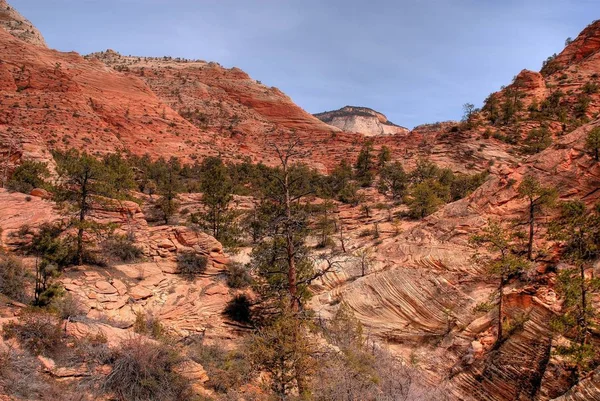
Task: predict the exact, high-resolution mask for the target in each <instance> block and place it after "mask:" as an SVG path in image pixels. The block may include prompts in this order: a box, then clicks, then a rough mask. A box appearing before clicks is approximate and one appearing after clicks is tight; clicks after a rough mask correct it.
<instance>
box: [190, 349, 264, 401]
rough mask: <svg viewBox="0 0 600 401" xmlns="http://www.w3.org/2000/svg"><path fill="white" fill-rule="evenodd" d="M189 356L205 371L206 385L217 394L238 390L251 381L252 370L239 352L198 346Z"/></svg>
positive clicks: (246, 359)
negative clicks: (207, 378)
mask: <svg viewBox="0 0 600 401" xmlns="http://www.w3.org/2000/svg"><path fill="white" fill-rule="evenodd" d="M191 354H192V359H193V360H194V361H196V362H198V363H199V364H201V365H202V366H203V367H204V369H206V373H207V374H208V377H209V381H208V382H207V383H206V385H207V386H209V387H211V388H212V389H214V390H215V391H217V392H219V393H226V392H228V391H231V390H232V389H236V388H240V387H241V386H243V385H244V384H245V383H248V382H249V381H250V380H251V379H252V376H253V373H254V369H253V367H252V365H251V364H250V361H249V360H248V358H246V357H245V356H244V355H243V354H242V353H241V352H238V351H230V352H228V351H226V350H224V349H222V348H220V347H218V346H216V345H212V346H211V345H203V344H200V345H198V346H197V347H196V348H194V349H193V350H192V353H191ZM235 399H237V398H235Z"/></svg>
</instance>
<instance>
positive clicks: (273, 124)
mask: <svg viewBox="0 0 600 401" xmlns="http://www.w3.org/2000/svg"><path fill="white" fill-rule="evenodd" d="M9 7H10V6H9V5H8V4H6V2H5V1H4V0H0V24H1V26H2V27H3V28H4V29H0V46H2V48H3V51H2V53H0V95H1V100H0V144H1V147H0V158H1V159H2V160H3V166H2V167H3V170H5V171H7V172H10V171H11V170H12V169H13V168H14V167H15V166H17V165H18V164H20V163H21V162H22V161H23V160H39V161H47V162H50V163H52V155H51V151H52V150H53V149H67V148H73V147H74V148H78V149H85V150H87V151H89V152H92V153H94V154H105V153H111V152H115V151H119V150H125V151H128V152H132V153H134V154H138V155H142V154H149V155H150V156H151V157H153V158H158V157H165V158H168V157H171V156H177V157H179V158H181V160H183V161H184V162H193V161H195V160H200V159H201V158H203V157H206V156H208V155H221V156H222V157H223V158H224V159H226V160H227V161H231V162H235V161H239V160H243V159H249V160H251V161H254V162H264V163H266V164H269V165H274V164H276V162H277V159H276V155H275V153H274V150H273V148H272V144H273V143H276V142H277V141H281V140H283V139H285V138H286V137H288V136H289V135H291V134H292V133H295V134H296V135H298V136H299V137H300V138H301V139H302V146H303V149H304V150H306V155H305V156H304V157H303V159H302V161H304V162H306V163H308V164H309V165H311V166H312V167H315V168H317V169H319V170H321V171H323V172H327V171H331V169H332V168H333V167H335V166H336V165H337V164H338V163H339V162H340V161H341V160H343V159H346V160H348V161H354V160H355V158H356V155H357V154H358V152H359V150H360V148H361V146H362V144H363V143H365V142H366V141H368V140H372V141H373V144H374V147H375V149H376V150H378V149H380V148H381V147H382V146H384V145H385V146H387V147H388V148H389V149H390V150H391V152H392V159H393V160H394V161H400V162H401V163H402V164H403V165H404V166H405V167H406V168H407V169H411V168H412V167H413V166H414V165H415V163H416V161H417V160H418V159H419V158H423V157H427V158H429V159H430V160H432V161H434V162H436V163H437V164H439V165H441V166H444V167H450V168H451V169H453V170H454V171H456V172H474V171H477V172H479V171H484V170H487V171H489V173H490V176H489V178H488V179H487V181H486V182H485V183H484V184H483V185H482V186H481V187H480V188H478V189H477V190H476V191H475V192H473V193H472V194H471V195H470V196H468V197H467V198H465V199H462V200H460V201H457V202H454V203H451V204H448V205H446V206H444V207H443V208H441V209H440V210H439V211H437V212H436V213H434V214H432V215H431V216H429V217H427V218H425V219H423V220H422V221H408V220H402V221H401V223H400V224H399V226H394V225H393V224H392V223H391V222H390V221H389V219H388V216H389V215H390V213H392V214H393V213H394V212H399V211H401V210H402V206H393V207H392V209H391V210H390V211H387V210H382V209H377V210H374V211H373V213H372V214H370V215H369V216H364V213H363V212H362V211H361V210H360V208H359V207H355V206H350V205H341V204H340V205H338V210H339V217H340V219H341V221H342V222H343V224H344V227H346V229H347V235H348V239H347V245H346V246H347V248H348V250H349V252H348V254H347V255H345V256H344V257H342V260H340V267H339V268H338V269H336V270H335V271H334V272H331V273H329V274H327V275H325V276H323V277H322V278H321V279H320V281H319V282H317V283H315V284H314V285H313V288H312V290H313V292H314V297H313V299H312V301H311V306H312V307H313V309H314V310H315V311H316V312H317V313H318V314H319V315H320V316H322V317H323V318H328V317H329V316H331V315H332V314H333V313H334V312H335V310H336V308H337V307H338V306H339V304H340V303H341V302H344V303H345V304H346V305H348V306H349V307H350V308H351V309H352V310H353V312H354V313H355V315H356V316H357V317H358V318H359V319H360V320H361V322H362V323H363V325H364V327H365V329H366V331H367V332H368V334H369V336H371V337H372V338H374V339H376V341H377V342H379V343H380V344H383V345H384V346H386V347H388V348H389V349H390V350H391V351H392V352H393V353H394V355H396V356H397V357H401V358H403V360H405V361H411V363H412V364H414V365H415V366H416V367H417V368H418V369H420V371H421V372H422V373H423V376H424V377H425V378H426V379H427V380H428V381H429V382H430V383H432V384H434V385H436V386H445V387H444V388H446V389H447V393H448V394H449V397H450V399H456V400H468V401H479V400H489V401H510V400H532V401H533V400H536V401H538V400H540V401H541V400H555V399H556V400H561V401H567V400H568V401H571V400H573V401H575V400H600V395H599V391H598V388H599V386H598V376H599V373H598V371H597V370H596V371H595V372H593V373H592V374H590V375H589V376H588V377H585V378H583V379H582V380H581V381H580V382H579V383H573V382H572V381H571V378H570V376H569V372H568V370H567V368H566V362H565V361H564V359H561V357H560V356H557V354H556V352H555V350H556V346H557V340H556V338H555V337H554V336H553V334H552V332H551V329H550V327H549V322H550V320H551V318H552V316H554V315H555V314H556V313H558V311H560V307H561V300H560V299H559V298H558V296H557V293H556V291H555V288H554V282H555V278H556V274H555V272H553V271H551V269H546V267H548V266H550V265H552V263H553V260H552V253H551V252H549V256H548V260H545V261H544V263H542V266H541V267H540V269H539V271H535V272H531V275H532V277H530V279H531V284H530V285H520V286H517V285H512V286H509V288H506V289H505V294H506V310H505V313H506V316H507V318H509V319H512V318H515V319H516V318H517V317H519V316H521V314H523V313H525V314H526V316H527V319H526V321H525V322H524V323H523V325H522V327H521V329H520V330H519V331H517V332H516V333H515V334H514V335H512V336H511V337H510V338H509V339H508V340H507V341H506V342H504V343H502V344H501V346H499V347H498V348H497V349H492V348H493V345H494V342H495V331H494V330H495V326H496V322H495V321H494V320H495V317H494V314H493V313H491V312H488V313H486V312H477V311H475V310H474V307H475V306H476V305H477V304H479V303H482V302H485V301H487V300H488V299H489V297H490V294H492V292H493V291H494V290H495V286H496V283H495V282H493V281H492V280H490V279H489V277H488V276H487V275H486V274H484V271H483V269H484V268H483V266H481V265H480V264H478V263H477V262H476V261H475V260H474V259H473V255H474V254H475V249H473V247H472V246H471V244H470V243H469V238H470V237H471V236H472V235H473V234H477V233H478V232H480V231H481V229H482V227H484V225H485V224H486V222H487V221H488V220H490V219H495V220H502V221H508V220H513V219H517V220H522V219H523V218H524V216H525V213H526V209H525V206H526V204H525V201H524V200H523V199H521V198H520V197H519V196H518V194H517V191H516V188H517V187H518V184H519V183H520V182H521V180H522V179H523V177H524V176H525V175H526V174H530V175H533V176H535V177H536V178H537V179H538V180H539V181H540V182H541V183H543V184H546V185H552V186H554V187H556V188H557V189H558V192H559V200H560V201H563V200H569V199H581V200H583V201H584V202H585V203H586V204H587V205H589V206H591V205H593V204H595V203H596V202H598V201H599V200H600V191H599V190H598V188H600V164H598V163H596V162H594V160H593V159H592V158H591V157H590V155H589V154H588V153H587V152H586V150H585V145H584V144H585V136H586V135H587V133H588V132H589V131H590V130H591V129H592V128H594V127H597V126H600V121H599V120H598V113H599V112H600V94H599V93H598V91H597V90H596V91H593V90H591V88H592V87H593V85H594V84H596V85H597V84H599V83H600V79H599V78H598V76H599V74H600V23H598V22H595V23H593V24H591V25H590V26H589V27H587V28H586V29H585V30H584V31H583V32H582V33H581V34H580V35H579V37H578V38H576V39H575V40H574V41H573V42H572V43H571V44H569V45H568V46H567V47H566V48H565V49H564V51H563V52H561V53H560V54H559V55H558V56H557V57H556V58H554V59H553V60H552V61H551V62H550V64H549V65H550V67H545V68H544V69H542V71H541V72H540V73H538V72H534V71H528V70H524V71H521V72H520V73H519V74H518V75H517V77H516V79H515V81H514V82H513V83H511V84H510V85H508V86H507V88H505V89H503V90H501V91H499V92H497V93H495V94H492V97H495V98H498V99H505V98H507V97H509V96H514V91H513V90H514V89H518V91H519V93H520V95H519V100H520V101H522V102H523V104H524V107H523V110H522V111H520V112H519V113H520V118H519V119H518V121H510V122H507V123H506V124H503V125H500V124H492V123H491V122H490V121H489V118H488V117H489V116H488V114H486V113H490V112H489V111H485V110H484V111H483V112H482V113H479V114H477V115H476V116H474V122H475V123H477V124H473V125H471V126H470V125H467V124H459V123H455V122H445V123H436V124H429V125H423V126H419V127H416V128H415V129H413V130H412V131H410V132H409V131H408V130H407V129H405V128H402V127H399V126H395V125H393V124H392V123H390V122H389V121H388V120H387V118H386V117H385V116H383V115H382V114H381V113H378V112H375V111H373V110H371V109H366V108H356V107H345V108H343V109H341V110H338V111H334V112H328V113H322V114H320V115H318V118H316V117H315V116H312V115H310V114H309V113H307V112H305V111H304V110H302V109H301V108H300V107H298V106H297V105H295V104H294V103H293V101H292V100H291V99H290V98H289V97H287V96H286V95H285V94H283V93H282V92H281V91H280V90H278V89H277V88H272V87H268V86H266V85H263V84H262V83H260V82H258V81H256V80H255V79H252V78H251V77H249V76H248V75H247V74H246V73H245V72H243V71H241V70H240V69H237V68H232V69H227V68H223V67H221V66H220V65H218V64H217V63H214V62H206V61H201V60H182V59H173V58H170V57H164V58H146V57H133V56H122V55H120V54H118V53H117V52H115V51H111V50H109V51H104V52H99V53H94V54H90V55H87V56H85V57H82V56H80V55H78V54H76V53H61V52H58V51H55V50H51V49H48V48H47V47H46V46H45V43H44V40H43V38H42V36H41V34H40V33H39V32H38V31H37V30H36V29H35V28H34V27H33V26H32V25H31V24H30V23H29V22H27V21H26V20H25V19H24V18H23V17H22V16H20V15H19V14H18V13H17V12H16V11H15V10H14V9H12V8H9ZM559 91H560V92H561V95H560V99H559V105H560V106H561V107H562V109H561V110H563V111H562V112H563V113H566V115H567V117H568V118H565V119H563V121H559V119H558V118H554V117H551V118H548V119H547V121H545V122H544V124H545V125H546V128H547V129H548V130H549V132H550V133H551V134H552V136H553V138H554V142H553V144H552V145H551V146H549V147H548V148H547V149H545V150H543V151H541V152H539V153H537V154H534V155H527V154H524V153H522V152H521V151H520V148H519V146H518V145H517V144H516V142H518V141H516V142H515V141H511V140H507V138H509V139H510V138H519V139H524V138H525V137H526V135H527V133H528V132H530V131H531V130H533V129H535V128H539V127H540V126H542V121H541V119H540V118H539V115H538V114H536V111H540V110H543V109H541V107H542V106H540V105H542V104H544V102H546V101H548V102H549V99H553V98H555V97H556V94H557V93H558V92H559ZM583 95H585V96H586V98H585V99H586V100H585V101H586V103H587V107H586V108H585V110H584V111H583V115H582V114H581V107H580V104H581V101H582V98H583ZM534 106H537V107H538V108H537V109H536V107H534ZM528 108H529V109H530V110H528ZM540 112H542V111H540ZM575 117H577V118H575ZM2 173H3V174H5V173H4V171H2ZM37 194H38V195H40V194H41V195H43V193H39V192H38V193H37ZM364 195H365V197H366V199H367V202H368V203H369V204H370V205H377V204H380V203H382V202H384V201H385V199H384V198H383V197H382V196H381V195H380V194H377V193H375V191H374V190H365V191H364ZM199 196H200V195H198V194H186V195H185V196H183V197H182V203H183V205H182V206H183V207H185V208H186V209H189V210H188V211H189V212H196V211H199V210H200V207H199V202H198V199H199ZM250 202H251V199H241V198H240V199H236V204H239V205H244V204H248V203H250ZM92 216H93V218H94V219H96V220H97V221H101V222H109V223H112V224H114V225H116V226H117V227H118V230H120V231H119V232H123V233H124V232H133V233H134V234H135V237H136V238H137V239H138V240H139V242H140V244H141V245H142V247H143V249H144V254H145V257H146V261H144V262H143V263H136V264H130V265H117V266H116V267H115V268H114V269H112V270H102V269H97V268H93V267H86V268H83V269H78V270H74V271H70V272H68V274H65V276H64V277H63V278H61V280H62V282H63V285H64V287H65V288H66V290H67V291H68V292H69V293H71V294H72V295H73V296H75V297H77V298H78V299H79V300H80V301H81V303H82V304H83V306H84V308H85V310H86V313H87V315H88V317H89V318H90V320H89V321H83V322H68V324H67V326H66V330H67V331H69V333H71V334H73V335H74V336H80V337H82V336H85V335H87V334H89V333H95V334H98V333H101V334H102V335H105V336H106V337H107V338H108V339H109V340H110V341H111V342H112V343H119V342H120V341H121V340H123V339H126V338H127V337H128V336H130V335H131V327H132V325H133V322H134V321H135V319H136V316H137V314H138V313H146V314H150V315H153V316H157V317H159V318H160V319H161V320H162V321H163V322H164V324H165V325H166V326H167V330H168V331H169V332H170V333H173V335H177V336H181V337H186V338H187V337H190V336H195V335H201V336H203V337H204V338H206V339H207V341H212V342H215V343H220V344H225V345H226V346H227V347H232V346H233V345H234V344H235V343H236V341H239V339H240V338H241V337H242V335H243V333H244V332H245V331H246V329H245V328H244V327H240V326H239V325H236V324H234V323H233V322H231V321H228V320H227V319H226V318H225V317H224V316H223V315H222V314H221V313H220V312H221V311H222V310H223V307H224V305H225V304H226V302H227V301H228V300H230V299H231V298H232V297H233V295H234V293H233V292H232V291H230V290H229V289H228V288H226V287H225V286H224V285H223V281H222V275H223V274H224V273H225V272H226V265H227V262H228V260H229V258H228V256H227V255H226V254H225V252H224V251H223V247H222V246H221V244H219V243H218V241H216V240H215V239H214V238H212V237H210V236H209V235H206V234H203V233H199V232H195V231H192V230H190V229H189V228H188V227H186V226H185V225H183V221H184V219H183V218H181V219H180V221H179V223H181V224H175V225H173V226H160V225H158V226H156V225H152V224H149V222H148V220H147V217H146V212H145V210H143V208H140V207H139V206H138V205H137V204H134V203H124V204H120V205H117V206H115V205H113V207H104V208H101V207H98V208H96V209H95V210H94V212H93V214H92ZM59 218H60V216H59V215H58V214H57V211H56V209H55V205H54V204H53V202H51V201H50V200H47V199H44V198H43V197H41V196H30V195H26V194H18V193H9V192H7V191H5V190H1V191H0V226H1V227H2V229H3V231H2V237H1V239H2V246H3V247H4V248H5V249H7V250H11V249H14V248H15V247H17V246H18V245H19V239H18V236H17V235H15V233H17V232H18V231H19V230H20V228H21V227H22V226H23V225H28V226H32V227H35V226H39V225H40V224H42V223H44V222H49V221H56V220H57V219H59ZM538 220H539V221H538V222H537V223H538V225H539V227H541V228H540V230H541V231H544V230H545V229H546V223H547V222H548V217H540V218H539V219H538ZM374 224H378V227H379V230H380V233H381V235H380V237H379V238H378V239H377V240H374V239H371V238H366V237H365V236H364V235H362V234H361V233H362V232H363V231H364V230H365V229H368V228H371V227H373V225H374ZM550 245H552V244H549V243H547V242H545V241H538V243H536V247H539V248H544V247H546V246H550ZM365 248H370V249H373V252H374V255H375V257H374V258H375V262H374V265H373V267H372V268H371V269H370V270H369V272H368V273H367V274H365V275H364V276H363V275H362V274H361V272H360V271H359V270H358V268H357V264H356V257H354V256H352V252H354V251H357V250H360V249H365ZM190 250H192V251H194V252H196V253H199V254H201V255H204V256H206V257H207V258H208V259H209V261H210V267H209V269H208V270H207V272H206V274H205V275H203V276H202V277H201V279H199V280H197V281H196V282H194V283H189V282H187V281H185V280H183V279H182V278H181V277H180V276H179V275H177V274H176V272H175V262H174V260H175V258H176V255H177V253H178V252H181V251H190ZM247 252H248V249H246V250H243V251H242V252H241V253H240V254H239V255H238V256H236V257H237V258H239V259H240V261H244V260H245V258H246V255H247ZM234 258H235V257H234ZM30 262H32V261H30ZM598 268H599V266H598V265H596V272H595V274H598V271H597V270H598ZM595 302H596V304H595V306H596V307H597V306H598V305H597V303H598V300H595ZM22 309H23V305H20V306H19V305H17V306H10V307H8V306H7V307H0V311H1V312H2V313H1V314H0V316H1V318H2V319H8V320H10V319H14V316H15V315H18V314H19V313H21V312H20V311H21V310H22ZM102 319H107V320H111V321H118V322H120V323H121V324H120V325H119V327H116V326H115V325H111V324H108V323H106V322H103V321H102ZM46 365H47V367H46V368H45V369H47V370H48V371H49V372H54V373H53V374H55V375H56V374H57V373H56V372H55V371H53V368H52V364H50V363H47V364H46ZM189 371H190V372H191V374H192V375H193V376H194V377H195V379H196V380H198V382H200V383H204V382H205V381H206V379H207V378H206V373H205V372H204V370H203V369H202V367H201V366H196V365H194V366H191V367H190V369H189ZM61 374H64V375H65V376H64V377H67V378H69V379H74V377H76V375H81V374H82V372H81V371H78V372H62V373H61ZM77 377H79V376H77Z"/></svg>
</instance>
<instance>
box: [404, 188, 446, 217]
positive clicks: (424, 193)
mask: <svg viewBox="0 0 600 401" xmlns="http://www.w3.org/2000/svg"><path fill="white" fill-rule="evenodd" d="M442 190H443V188H441V185H440V183H439V182H437V181H434V180H427V181H423V182H421V183H419V184H416V185H414V186H413V187H412V189H411V191H410V194H409V196H408V197H407V199H406V204H407V205H408V209H409V216H410V217H412V218H414V219H422V218H424V217H426V216H429V215H430V214H432V213H433V212H435V211H436V210H437V209H438V207H439V206H440V205H443V204H444V201H443V200H442V199H441V198H440V197H439V195H438V194H439V193H440V192H442Z"/></svg>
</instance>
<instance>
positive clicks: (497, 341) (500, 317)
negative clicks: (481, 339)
mask: <svg viewBox="0 0 600 401" xmlns="http://www.w3.org/2000/svg"><path fill="white" fill-rule="evenodd" d="M498 292H499V294H498V338H497V339H496V345H500V342H501V341H502V335H503V333H502V299H503V298H504V276H502V277H501V278H500V286H499V287H498Z"/></svg>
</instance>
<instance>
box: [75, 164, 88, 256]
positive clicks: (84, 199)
mask: <svg viewBox="0 0 600 401" xmlns="http://www.w3.org/2000/svg"><path fill="white" fill-rule="evenodd" d="M88 178H89V177H88V175H87V173H86V175H85V176H84V178H83V182H82V184H81V205H79V229H78V230H77V264H78V265H79V266H81V265H82V264H83V231H84V229H83V224H84V222H85V213H86V212H87V198H88V187H87V184H88Z"/></svg>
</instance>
